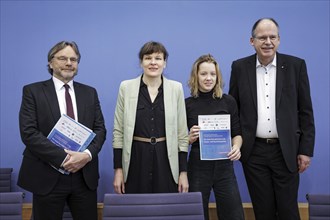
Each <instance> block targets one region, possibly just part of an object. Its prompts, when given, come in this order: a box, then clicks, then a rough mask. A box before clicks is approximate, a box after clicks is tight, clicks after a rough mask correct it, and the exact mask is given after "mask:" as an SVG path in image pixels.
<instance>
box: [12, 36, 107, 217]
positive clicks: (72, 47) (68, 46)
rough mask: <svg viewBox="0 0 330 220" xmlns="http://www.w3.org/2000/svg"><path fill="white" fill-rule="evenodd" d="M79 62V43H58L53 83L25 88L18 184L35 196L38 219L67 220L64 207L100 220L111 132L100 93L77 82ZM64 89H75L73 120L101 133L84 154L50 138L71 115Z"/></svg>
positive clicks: (51, 65)
mask: <svg viewBox="0 0 330 220" xmlns="http://www.w3.org/2000/svg"><path fill="white" fill-rule="evenodd" d="M79 61H80V53H79V50H78V46H77V45H76V43H74V42H67V41H62V42H59V43H57V44H56V45H55V46H54V47H53V48H52V49H51V50H50V51H49V53H48V71H49V72H50V74H51V75H52V78H51V79H50V80H46V81H43V82H37V83H33V84H30V85H26V86H24V88H23V98H22V104H21V109H20V113H19V125H20V132H21V138H22V141H23V143H24V144H25V146H26V148H25V150H24V152H23V161H22V165H21V169H20V172H19V177H18V185H19V186H20V187H22V188H24V189H26V190H28V191H30V192H32V193H33V216H34V219H36V220H60V219H62V215H63V208H64V205H65V202H67V204H68V205H69V207H70V210H71V213H72V216H73V218H74V219H79V220H97V186H98V179H99V172H98V153H99V152H100V150H101V148H102V145H103V143H104V141H105V138H106V129H105V126H104V119H103V115H102V111H101V107H100V103H99V99H98V95H97V92H96V90H95V89H94V88H92V87H90V86H87V85H83V84H81V83H78V82H74V81H73V78H74V76H75V75H76V74H77V71H78V63H79ZM64 85H69V86H70V87H69V89H68V90H67V91H68V92H69V95H70V97H71V102H70V103H72V105H70V106H71V108H72V107H73V112H72V115H71V117H72V118H74V119H75V120H76V121H78V122H80V123H82V124H83V125H85V126H86V127H88V128H90V129H92V130H93V131H94V133H96V136H95V138H94V139H93V141H92V142H91V144H90V145H89V146H88V147H87V149H86V150H85V151H83V152H73V151H69V150H63V149H62V148H60V147H58V146H56V145H55V144H53V143H52V142H51V141H49V140H48V139H47V136H48V134H49V132H50V131H51V129H52V128H53V127H54V125H55V124H56V122H57V121H58V119H59V118H60V117H61V114H68V115H69V112H67V108H69V104H67V103H66V97H65V93H66V88H65V87H64ZM68 110H69V109H68ZM71 110H72V109H71ZM70 114H71V113H70ZM51 165H52V166H51ZM54 168H56V169H54ZM57 169H62V170H66V171H69V172H70V174H69V175H66V174H62V173H60V172H59V171H58V170H57Z"/></svg>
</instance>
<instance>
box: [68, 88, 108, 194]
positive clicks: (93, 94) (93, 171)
mask: <svg viewBox="0 0 330 220" xmlns="http://www.w3.org/2000/svg"><path fill="white" fill-rule="evenodd" d="M74 89H75V95H76V102H77V110H78V121H79V122H80V123H82V124H83V125H85V126H87V127H88V128H90V129H92V130H93V132H94V133H95V134H96V136H95V138H94V139H93V141H92V142H91V143H90V145H89V146H88V147H87V149H88V150H89V151H90V152H91V154H92V160H91V161H90V162H89V163H87V164H86V165H85V166H84V167H83V168H82V171H83V174H84V179H85V182H86V184H87V186H88V187H89V188H90V189H92V190H94V189H96V188H97V186H98V179H99V163H98V154H99V152H100V151H101V149H102V146H103V144H104V142H105V139H106V128H105V125H104V118H103V114H102V111H101V105H100V101H99V98H98V94H97V91H96V89H95V88H93V87H90V86H87V85H84V84H81V83H78V82H74Z"/></svg>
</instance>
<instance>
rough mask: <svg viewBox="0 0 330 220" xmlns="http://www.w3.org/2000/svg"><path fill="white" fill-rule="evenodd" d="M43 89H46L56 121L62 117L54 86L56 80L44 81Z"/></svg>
mask: <svg viewBox="0 0 330 220" xmlns="http://www.w3.org/2000/svg"><path fill="white" fill-rule="evenodd" d="M43 90H44V93H45V96H46V99H47V102H48V105H49V106H50V109H51V114H52V117H53V120H54V122H55V123H56V122H57V120H58V119H59V118H60V117H61V111H60V107H59V105H58V100H57V95H56V91H55V86H54V82H53V80H52V79H50V80H47V81H45V82H44V83H43Z"/></svg>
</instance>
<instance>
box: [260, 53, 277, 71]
mask: <svg viewBox="0 0 330 220" xmlns="http://www.w3.org/2000/svg"><path fill="white" fill-rule="evenodd" d="M270 66H274V67H276V53H275V56H274V59H273V61H272V62H271V63H270V64H268V65H267V66H266V67H270ZM256 67H257V68H258V67H262V65H261V63H260V62H259V59H258V55H257V64H256Z"/></svg>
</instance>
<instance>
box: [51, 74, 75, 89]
mask: <svg viewBox="0 0 330 220" xmlns="http://www.w3.org/2000/svg"><path fill="white" fill-rule="evenodd" d="M52 79H53V82H54V85H55V90H56V91H59V90H61V89H62V88H63V86H64V84H65V83H64V82H62V81H61V80H59V79H57V78H56V77H54V76H53V77H52ZM67 84H68V85H69V86H70V88H71V89H73V80H70V81H69V82H68V83H67Z"/></svg>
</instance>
